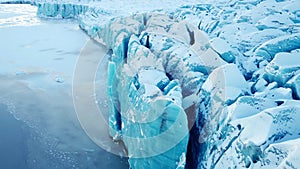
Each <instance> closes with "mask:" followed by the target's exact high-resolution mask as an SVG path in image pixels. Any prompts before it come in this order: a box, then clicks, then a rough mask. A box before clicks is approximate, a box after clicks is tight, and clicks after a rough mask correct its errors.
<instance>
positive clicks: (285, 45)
mask: <svg viewBox="0 0 300 169" xmlns="http://www.w3.org/2000/svg"><path fill="white" fill-rule="evenodd" d="M298 48H300V34H292V35H286V36H281V37H278V38H275V39H272V40H270V41H267V42H265V43H263V44H262V45H261V46H259V47H258V48H257V49H256V50H255V52H254V56H256V57H262V58H263V59H262V60H268V61H271V60H272V59H273V58H274V56H275V55H276V54H277V53H279V52H290V51H292V50H294V49H298Z"/></svg>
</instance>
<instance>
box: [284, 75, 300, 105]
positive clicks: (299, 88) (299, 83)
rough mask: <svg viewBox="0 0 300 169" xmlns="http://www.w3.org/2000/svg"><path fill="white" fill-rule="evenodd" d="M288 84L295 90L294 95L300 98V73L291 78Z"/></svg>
mask: <svg viewBox="0 0 300 169" xmlns="http://www.w3.org/2000/svg"><path fill="white" fill-rule="evenodd" d="M287 86H288V87H290V88H291V89H292V90H293V96H294V97H295V98H296V99H300V73H298V74H297V75H296V76H294V77H293V78H292V79H291V80H289V81H288V82H287Z"/></svg>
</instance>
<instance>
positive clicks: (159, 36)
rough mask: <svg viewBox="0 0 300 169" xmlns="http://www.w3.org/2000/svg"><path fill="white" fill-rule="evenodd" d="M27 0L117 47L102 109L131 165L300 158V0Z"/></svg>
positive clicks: (262, 164) (220, 164) (291, 162)
mask: <svg viewBox="0 0 300 169" xmlns="http://www.w3.org/2000/svg"><path fill="white" fill-rule="evenodd" d="M2 1H3V2H4V1H5V0H2ZM31 3H32V4H35V5H36V6H37V7H38V12H37V14H38V15H39V16H40V17H46V18H49V17H50V18H56V19H59V18H61V19H65V18H75V19H77V21H78V24H79V26H80V28H81V29H82V30H84V31H85V32H86V33H87V35H89V36H90V37H91V38H93V39H94V40H95V41H94V43H99V44H102V45H105V46H106V48H107V49H109V50H110V52H111V55H110V58H109V62H108V63H107V64H106V66H107V67H108V72H107V76H108V77H107V94H108V98H109V101H108V105H109V108H110V109H109V115H108V116H109V117H108V119H106V120H109V122H108V123H109V129H110V131H109V134H110V135H111V137H112V138H113V139H114V140H115V141H121V142H123V143H124V145H125V146H126V151H127V155H128V156H129V165H130V167H131V168H184V167H186V168H300V163H299V160H298V158H299V152H300V151H299V139H300V138H299V137H300V134H299V133H300V125H299V123H298V121H299V117H300V114H299V113H300V102H299V98H300V96H299V95H300V85H299V84H300V62H299V57H300V1H298V0H240V1H238V0H232V1H227V0H226V1H225V0H221V1H217V0H207V1H205V2H204V1H203V2H202V1H192V0H191V1H172V2H171V1H143V2H142V1H136V0H128V1H114V0H112V1H109V0H103V1H93V2H91V1H76V2H74V1H65V0H63V1H32V2H31ZM5 15H6V16H9V15H8V14H5ZM36 22H37V23H35V24H38V22H39V21H38V20H37V21H36ZM7 23H8V24H7V25H12V24H9V22H8V21H7ZM61 24H63V23H61ZM54 25H55V24H54ZM4 30H5V29H4ZM24 30H25V29H24ZM53 30H54V29H51V31H53ZM71 37H72V38H75V37H76V36H71ZM68 38H69V37H68ZM70 41H71V40H70ZM62 44H65V43H63V42H62ZM67 44H68V43H67ZM55 45H57V48H59V47H62V46H61V44H55ZM2 46H3V45H2ZM25 47H26V46H25ZM66 49H68V48H66ZM76 49H78V48H76ZM50 52H51V50H50ZM63 55H64V56H65V54H63ZM15 56H16V55H15ZM5 59H8V58H7V57H6V56H5ZM16 60H18V59H16ZM37 63H39V62H37ZM45 63H49V62H44V60H43V61H41V63H39V64H41V67H47V65H44V64H45ZM70 63H72V62H70ZM73 63H74V62H73ZM22 64H24V65H26V62H24V63H22ZM5 67H7V68H6V69H4V70H9V69H10V67H9V64H8V66H5ZM63 67H64V68H66V67H65V66H63ZM30 70H31V71H32V70H36V69H30ZM28 72H30V71H27V69H26V71H24V70H22V71H19V70H18V71H17V73H15V75H16V76H17V75H20V76H26V75H27V74H28ZM43 73H45V72H44V71H43ZM46 74H49V75H52V74H53V76H52V77H53V81H54V82H55V84H57V83H59V84H62V85H65V84H68V76H66V77H65V76H63V75H62V74H57V72H52V71H51V69H50V71H49V70H47V71H46ZM39 76H41V75H40V74H39ZM43 80H45V79H43ZM32 81H34V80H32ZM46 81H47V79H46ZM47 84H48V83H47ZM29 85H30V86H31V87H32V86H35V85H38V84H37V83H32V84H31V83H29ZM100 86H102V85H99V87H100ZM102 87H103V86H102ZM18 126H19V124H18ZM99 134H100V133H99Z"/></svg>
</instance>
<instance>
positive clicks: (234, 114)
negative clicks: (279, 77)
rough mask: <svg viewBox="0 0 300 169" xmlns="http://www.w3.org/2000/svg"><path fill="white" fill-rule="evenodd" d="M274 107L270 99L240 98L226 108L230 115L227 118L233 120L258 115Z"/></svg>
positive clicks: (274, 104) (273, 102)
mask: <svg viewBox="0 0 300 169" xmlns="http://www.w3.org/2000/svg"><path fill="white" fill-rule="evenodd" d="M275 106H277V103H276V102H275V101H274V100H271V99H266V98H261V97H253V96H242V97H239V98H238V100H237V101H236V102H235V103H233V104H232V105H230V106H229V107H228V112H229V113H230V114H229V117H231V119H232V120H235V119H241V118H245V117H249V116H252V115H255V114H258V113H260V112H261V111H263V110H265V109H267V108H271V107H275Z"/></svg>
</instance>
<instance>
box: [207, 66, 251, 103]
mask: <svg viewBox="0 0 300 169" xmlns="http://www.w3.org/2000/svg"><path fill="white" fill-rule="evenodd" d="M202 88H203V90H205V91H206V92H208V93H210V96H211V97H212V98H213V99H214V100H216V101H218V102H222V103H227V104H230V103H232V102H233V101H235V100H236V99H237V98H238V97H239V96H241V95H243V94H245V93H247V92H249V87H248V84H247V83H246V80H245V78H244V76H243V75H242V73H241V72H240V70H239V69H238V68H237V66H236V65H235V64H226V65H223V66H220V67H219V68H217V69H215V70H214V71H213V72H212V73H211V74H210V75H209V76H208V78H207V80H206V81H205V83H204V84H203V86H202Z"/></svg>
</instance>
